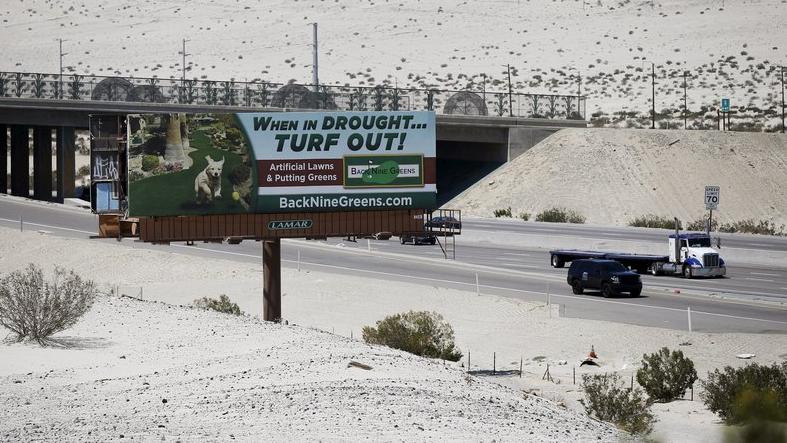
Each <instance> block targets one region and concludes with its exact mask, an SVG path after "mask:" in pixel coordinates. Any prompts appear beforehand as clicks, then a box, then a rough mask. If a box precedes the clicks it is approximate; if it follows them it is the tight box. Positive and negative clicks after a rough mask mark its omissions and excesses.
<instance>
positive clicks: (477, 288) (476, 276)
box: [475, 272, 481, 295]
mask: <svg viewBox="0 0 787 443" xmlns="http://www.w3.org/2000/svg"><path fill="white" fill-rule="evenodd" d="M475 295H481V286H479V284H478V273H477V272H476V273H475Z"/></svg>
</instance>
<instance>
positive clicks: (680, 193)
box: [445, 129, 787, 226]
mask: <svg viewBox="0 0 787 443" xmlns="http://www.w3.org/2000/svg"><path fill="white" fill-rule="evenodd" d="M706 185H715V186H720V188H721V189H720V203H719V208H718V210H716V211H714V213H713V214H714V219H716V220H718V221H719V223H728V222H734V221H740V220H745V219H754V220H755V221H759V220H767V221H770V222H773V223H775V224H776V225H777V226H779V225H787V136H784V135H782V134H751V133H746V134H741V133H732V132H717V131H652V130H616V129H564V130H561V131H559V132H557V133H555V134H554V135H552V136H550V137H548V138H547V139H545V140H544V141H542V142H541V143H539V144H537V145H536V146H535V147H533V148H532V149H530V150H529V151H527V152H525V153H524V154H522V155H521V156H519V157H517V158H516V159H514V160H513V161H511V162H509V163H507V164H505V165H503V166H501V167H500V168H498V169H497V170H496V171H494V172H493V173H491V174H490V175H489V176H487V177H485V178H484V179H482V180H481V181H479V182H478V183H476V184H475V185H474V186H472V187H471V188H469V189H468V190H466V191H465V192H463V193H462V194H460V195H458V196H457V197H456V198H455V199H453V200H452V201H451V202H449V203H447V204H446V205H445V207H449V208H456V209H462V210H463V214H467V215H477V216H483V217H492V216H493V212H494V210H495V209H504V208H508V207H511V209H512V212H513V215H514V216H515V217H516V216H518V215H519V214H521V213H522V212H528V213H530V214H531V219H532V218H533V217H535V214H537V213H538V212H541V211H543V210H545V209H548V208H551V207H563V208H567V209H573V210H575V211H578V212H580V213H581V214H582V215H584V216H585V217H586V218H587V222H588V223H595V224H602V225H627V224H628V222H629V221H630V220H632V219H634V218H635V217H639V216H644V215H647V214H655V215H659V216H665V217H670V218H671V217H678V218H679V219H681V220H683V221H684V222H686V221H694V220H697V219H698V218H699V217H701V216H702V215H703V214H704V213H705V212H706V211H705V205H704V195H705V186H706Z"/></svg>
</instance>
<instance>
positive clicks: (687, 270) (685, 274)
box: [683, 266, 694, 279]
mask: <svg viewBox="0 0 787 443" xmlns="http://www.w3.org/2000/svg"><path fill="white" fill-rule="evenodd" d="M692 277H694V273H693V272H692V271H691V266H684V267H683V278H689V279H690V278H692Z"/></svg>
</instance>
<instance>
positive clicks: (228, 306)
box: [194, 294, 242, 315]
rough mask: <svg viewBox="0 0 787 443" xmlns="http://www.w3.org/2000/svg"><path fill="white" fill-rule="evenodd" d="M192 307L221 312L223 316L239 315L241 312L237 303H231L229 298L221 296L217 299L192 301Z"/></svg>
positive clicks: (206, 298) (203, 298) (207, 298)
mask: <svg viewBox="0 0 787 443" xmlns="http://www.w3.org/2000/svg"><path fill="white" fill-rule="evenodd" d="M194 306H196V307H198V308H202V309H209V310H211V311H216V312H223V313H225V314H232V315H241V314H242V312H241V310H240V307H238V304H237V303H233V302H232V301H231V300H230V298H229V297H227V296H226V295H224V294H221V295H220V296H219V298H218V299H215V298H209V297H202V298H198V299H196V300H194Z"/></svg>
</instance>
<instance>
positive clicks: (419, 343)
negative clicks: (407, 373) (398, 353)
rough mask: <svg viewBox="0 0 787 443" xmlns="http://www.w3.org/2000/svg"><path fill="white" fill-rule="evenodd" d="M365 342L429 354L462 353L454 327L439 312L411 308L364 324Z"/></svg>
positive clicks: (450, 355)
mask: <svg viewBox="0 0 787 443" xmlns="http://www.w3.org/2000/svg"><path fill="white" fill-rule="evenodd" d="M363 339H364V341H365V342H366V343H369V344H376V345H385V346H388V347H391V348H395V349H401V350H402V351H407V352H409V353H411V354H415V355H420V356H423V357H429V358H441V359H443V360H450V361H459V359H461V358H462V353H461V352H460V351H459V350H458V349H456V346H455V345H454V329H453V328H452V327H451V325H450V324H449V323H448V322H446V321H444V320H443V316H442V315H440V314H438V313H436V312H428V311H409V312H406V313H403V314H394V315H389V316H388V317H385V318H384V319H382V320H379V321H378V322H377V327H371V326H364V327H363Z"/></svg>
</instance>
